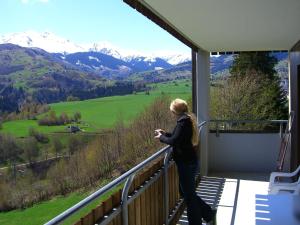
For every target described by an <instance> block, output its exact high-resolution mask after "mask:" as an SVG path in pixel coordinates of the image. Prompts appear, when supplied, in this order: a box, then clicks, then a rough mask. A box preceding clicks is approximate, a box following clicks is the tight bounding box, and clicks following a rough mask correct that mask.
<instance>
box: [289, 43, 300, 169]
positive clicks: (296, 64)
mask: <svg viewBox="0 0 300 225" xmlns="http://www.w3.org/2000/svg"><path fill="white" fill-rule="evenodd" d="M299 88H300V48H298V49H297V50H293V51H290V52H289V100H290V101H289V110H290V111H294V112H295V117H294V122H293V126H292V136H291V158H290V162H291V165H290V168H291V170H294V169H295V168H296V167H297V166H298V165H299V164H300V141H299V135H300V127H299V126H300V118H299V117H300V111H299V101H300V95H299V93H300V90H299Z"/></svg>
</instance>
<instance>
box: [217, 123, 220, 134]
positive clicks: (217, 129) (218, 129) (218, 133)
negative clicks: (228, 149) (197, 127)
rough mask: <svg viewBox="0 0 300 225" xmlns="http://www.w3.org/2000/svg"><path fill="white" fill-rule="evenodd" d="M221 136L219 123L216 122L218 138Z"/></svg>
mask: <svg viewBox="0 0 300 225" xmlns="http://www.w3.org/2000/svg"><path fill="white" fill-rule="evenodd" d="M219 136H220V134H219V122H218V121H217V122H216V137H219Z"/></svg>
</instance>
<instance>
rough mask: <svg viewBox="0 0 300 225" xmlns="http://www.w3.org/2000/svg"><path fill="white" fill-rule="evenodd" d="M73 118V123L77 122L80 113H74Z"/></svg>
mask: <svg viewBox="0 0 300 225" xmlns="http://www.w3.org/2000/svg"><path fill="white" fill-rule="evenodd" d="M73 117H74V120H75V122H79V120H80V119H81V113H80V112H75V113H74V116H73Z"/></svg>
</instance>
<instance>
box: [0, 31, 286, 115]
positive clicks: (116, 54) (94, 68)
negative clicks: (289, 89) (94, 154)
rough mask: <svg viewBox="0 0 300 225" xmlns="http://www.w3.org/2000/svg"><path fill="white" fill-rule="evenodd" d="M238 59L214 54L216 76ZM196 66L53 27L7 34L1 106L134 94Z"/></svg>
mask: <svg viewBox="0 0 300 225" xmlns="http://www.w3.org/2000/svg"><path fill="white" fill-rule="evenodd" d="M1 43H3V44H1ZM275 56H276V57H277V59H278V60H279V63H278V64H277V65H276V70H277V72H278V74H279V75H280V76H281V78H283V79H287V53H276V54H275ZM233 60H234V57H233V55H220V56H218V57H211V79H218V78H219V77H223V76H228V70H229V67H230V65H231V64H232V62H233ZM191 67H192V66H191V61H190V58H189V57H186V56H184V55H181V54H173V55H168V54H166V55H165V56H162V57H159V55H156V56H154V55H152V56H149V55H141V54H133V53H132V52H131V54H129V52H124V51H123V50H120V49H117V48H115V47H113V46H112V45H110V44H109V43H94V44H86V45H78V44H75V43H73V42H71V41H69V40H66V39H63V38H60V37H57V36H56V35H54V34H52V33H47V32H46V33H37V32H24V33H17V34H12V35H2V36H1V37H0V111H14V110H17V109H18V108H19V107H20V105H22V103H23V102H24V101H26V99H28V98H30V99H33V100H34V101H38V102H41V103H51V102H57V101H65V100H67V99H68V97H76V98H79V99H88V98H96V97H101V96H108V95H115V94H129V93H132V92H133V91H140V90H145V88H146V87H145V83H148V82H161V81H168V80H176V79H185V78H188V79H190V78H191Z"/></svg>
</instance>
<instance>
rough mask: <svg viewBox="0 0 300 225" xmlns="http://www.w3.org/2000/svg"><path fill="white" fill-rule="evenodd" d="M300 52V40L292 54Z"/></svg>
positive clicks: (293, 48)
mask: <svg viewBox="0 0 300 225" xmlns="http://www.w3.org/2000/svg"><path fill="white" fill-rule="evenodd" d="M299 51H300V40H299V41H298V42H297V43H296V44H295V45H294V46H293V47H292V48H291V52H299Z"/></svg>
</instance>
